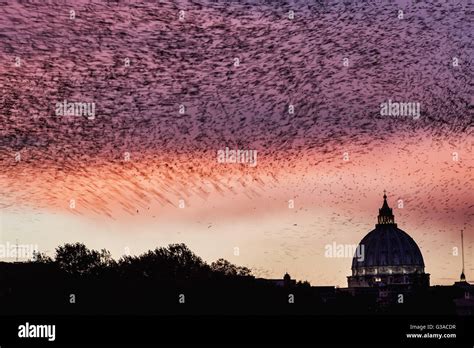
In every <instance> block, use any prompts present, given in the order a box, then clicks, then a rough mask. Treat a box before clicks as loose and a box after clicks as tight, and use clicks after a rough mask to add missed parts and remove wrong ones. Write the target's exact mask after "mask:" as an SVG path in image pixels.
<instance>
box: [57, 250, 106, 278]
mask: <svg viewBox="0 0 474 348" xmlns="http://www.w3.org/2000/svg"><path fill="white" fill-rule="evenodd" d="M55 262H56V263H57V265H58V266H59V268H61V269H62V270H64V271H66V272H67V273H70V274H73V275H79V276H81V275H86V274H88V275H93V274H95V275H97V274H98V273H99V272H100V271H101V269H103V268H105V267H107V266H110V264H111V263H112V259H111V257H110V252H108V251H107V250H105V249H102V250H101V252H98V251H96V250H89V249H88V248H87V247H86V246H85V245H84V244H82V243H75V244H68V243H67V244H64V245H63V246H59V247H57V248H56V261H55Z"/></svg>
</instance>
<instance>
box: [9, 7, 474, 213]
mask: <svg viewBox="0 0 474 348" xmlns="http://www.w3.org/2000/svg"><path fill="white" fill-rule="evenodd" d="M375 3H377V4H376V6H375V5H374V4H372V2H368V3H366V2H362V1H361V2H359V1H334V2H331V3H328V2H326V1H314V2H313V1H294V2H291V3H288V2H286V1H271V2H268V1H263V0H262V1H250V0H249V1H207V0H189V1H161V2H158V3H145V4H138V3H135V2H133V3H132V2H130V3H128V2H120V3H115V2H104V3H102V4H92V3H86V2H77V3H70V4H64V3H61V4H59V3H56V4H54V3H53V4H52V3H48V4H46V3H45V4H41V3H29V2H25V3H21V4H20V3H17V4H10V5H2V7H1V8H0V88H1V90H2V93H1V95H0V111H1V112H0V121H1V128H0V175H1V177H0V180H1V182H2V185H1V186H2V187H1V196H0V197H1V200H2V202H1V203H2V208H3V209H11V210H21V209H23V208H24V207H25V206H29V207H48V208H57V209H60V208H61V207H64V205H67V203H66V202H65V197H66V198H67V197H76V199H77V207H78V208H77V210H76V211H77V212H79V213H81V214H89V213H94V214H98V215H104V216H108V217H110V218H113V217H114V211H113V209H112V206H113V205H114V204H117V203H118V204H119V205H120V207H121V209H123V210H124V211H125V212H128V214H132V215H134V214H139V213H140V212H141V211H142V210H146V209H147V207H149V205H150V204H151V203H152V202H159V204H160V205H162V206H166V205H175V206H178V204H179V203H178V202H179V201H178V198H179V197H200V198H201V199H203V200H205V199H206V198H207V197H208V196H209V195H210V194H211V193H212V192H217V193H218V194H220V195H223V196H225V195H232V194H235V193H238V192H245V193H246V194H247V195H248V197H250V198H252V197H254V196H262V195H263V196H264V195H265V191H266V189H267V188H268V187H275V186H280V185H284V184H285V182H286V181H287V180H291V178H294V177H297V178H298V180H299V186H298V192H294V193H293V194H294V195H298V194H300V193H301V194H303V193H304V192H307V191H312V192H313V191H314V194H315V196H317V195H323V194H324V195H325V197H330V199H331V200H333V201H334V202H337V201H343V200H344V199H346V198H347V196H346V195H345V194H341V193H340V191H339V190H334V191H335V192H332V191H333V189H334V187H335V186H333V185H336V186H338V185H342V186H343V187H344V189H345V192H346V193H348V192H350V191H352V190H354V191H356V192H357V194H358V195H359V196H361V199H363V195H364V194H365V193H364V192H367V190H368V189H370V188H371V183H370V182H369V181H364V178H363V177H360V176H356V175H355V174H351V172H350V169H347V168H348V167H344V166H346V165H347V164H346V163H345V162H344V161H342V160H341V159H342V154H343V152H344V151H345V149H347V148H351V149H356V150H355V151H357V152H358V155H359V156H364V155H367V156H370V155H371V154H372V153H373V152H374V151H378V150H380V149H381V148H383V147H384V146H388V144H390V146H393V148H390V149H388V148H387V152H390V153H395V154H396V156H397V158H398V159H397V164H396V166H397V167H399V168H402V169H403V170H404V171H407V170H409V168H411V166H412V164H413V162H417V161H421V162H423V163H424V168H425V169H423V170H422V171H421V172H418V173H417V172H413V173H411V175H413V176H414V177H415V178H416V179H415V180H414V183H415V185H414V190H413V191H412V192H410V194H409V195H410V198H408V201H409V202H417V204H422V203H420V202H419V201H417V196H418V195H422V196H423V197H424V198H425V199H426V203H423V204H425V205H426V207H423V209H433V205H432V204H429V201H430V199H431V198H432V197H431V193H430V192H431V191H430V190H432V189H433V188H436V187H437V186H439V185H445V184H446V182H447V181H443V180H442V179H443V178H442V177H441V178H440V177H439V176H438V175H437V176H433V177H432V178H430V175H431V174H430V173H431V168H430V166H432V162H431V161H430V160H429V159H428V158H427V157H425V156H424V154H423V153H413V152H412V151H413V148H414V147H413V146H412V147H409V148H407V143H411V144H415V145H414V146H416V143H417V142H423V141H425V140H426V139H431V141H432V144H431V146H432V149H433V150H436V149H438V150H439V149H440V148H445V147H447V151H448V152H449V154H451V152H452V151H456V149H460V150H459V151H460V152H462V153H463V162H462V163H463V164H462V165H459V166H452V171H453V172H450V173H446V178H451V177H454V178H456V180H455V181H449V187H447V188H446V191H445V192H443V195H444V199H445V202H441V203H440V204H436V205H434V206H435V208H434V209H439V210H440V213H444V214H448V215H449V214H454V213H455V211H456V210H457V209H458V208H460V206H462V209H463V212H464V213H466V214H468V216H466V215H465V214H464V218H465V219H472V216H473V207H474V206H473V204H474V203H473V193H472V192H473V191H472V183H473V182H472V140H473V138H472V131H473V128H472V126H473V114H472V95H473V93H472V77H473V76H472V73H473V69H472V53H473V51H472V49H473V47H472V42H473V40H472V39H473V37H472V36H473V32H474V31H473V27H472V21H471V20H470V18H469V17H468V15H469V13H470V11H471V12H472V7H471V6H472V5H470V4H469V2H464V1H448V2H444V3H441V2H438V1H435V0H431V1H424V2H413V3H412V2H409V1H408V2H401V1H399V2H386V3H385V2H380V1H379V2H375ZM400 11H402V12H400ZM388 99H391V100H397V101H402V102H403V101H405V102H419V103H420V104H421V110H422V111H421V117H420V119H418V120H414V119H412V118H408V117H386V116H381V115H380V104H381V103H383V102H385V101H387V100H388ZM64 100H67V101H68V102H84V103H95V112H96V115H95V118H94V119H92V120H91V119H87V118H86V117H75V116H57V115H56V114H55V105H56V103H58V102H63V101H64ZM290 109H291V111H290ZM226 146H228V147H230V148H238V149H255V150H257V151H258V165H257V166H256V167H255V168H252V167H249V166H246V165H234V166H231V165H219V164H218V163H217V161H216V151H217V150H219V149H223V148H225V147H226ZM127 153H128V154H129V158H130V159H129V160H127V159H126V155H125V154H127ZM18 155H19V157H18ZM449 156H450V155H449ZM469 157H470V159H469ZM449 159H450V157H447V159H446V161H449ZM373 165H374V170H377V169H376V168H377V163H376V162H374V163H373ZM318 168H323V169H324V170H325V171H324V173H322V174H321V185H320V186H317V187H309V186H308V182H309V181H308V180H309V179H308V178H310V177H311V173H312V172H313V170H314V169H316V170H318ZM344 168H346V169H344ZM349 168H350V167H349ZM417 168H418V167H417ZM341 171H345V174H344V175H343V178H344V179H343V180H341V181H339V182H333V181H331V180H326V179H327V178H330V177H331V176H338V175H340V173H341ZM430 179H431V180H430ZM367 180H370V179H369V178H367ZM446 180H448V179H446ZM449 180H451V179H449ZM381 181H382V182H381V183H380V184H381V187H382V185H383V180H381ZM438 188H439V187H438ZM440 189H442V190H443V188H440ZM336 191H337V192H336ZM453 192H465V195H466V196H465V197H466V199H465V200H463V201H462V202H458V201H456V199H457V198H455V197H457V195H456V194H454V195H453ZM350 197H353V196H350ZM269 198H271V197H269ZM433 198H434V196H433ZM466 202H470V205H467V206H466ZM418 208H420V207H418ZM470 221H472V220H470Z"/></svg>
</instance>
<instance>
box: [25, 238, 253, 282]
mask: <svg viewBox="0 0 474 348" xmlns="http://www.w3.org/2000/svg"><path fill="white" fill-rule="evenodd" d="M33 260H34V261H32V262H34V263H40V264H50V265H55V266H57V268H58V269H60V270H62V271H64V272H65V273H67V274H68V275H70V276H73V277H84V278H93V277H98V278H101V277H112V276H116V277H121V278H126V279H139V278H147V279H154V280H156V281H163V282H168V281H193V280H194V281H195V280H212V279H223V278H228V279H231V278H236V279H239V278H240V279H242V278H254V277H253V275H252V274H251V271H250V269H248V268H247V267H241V266H236V265H234V264H232V263H230V262H229V261H227V260H225V259H219V260H217V261H215V262H212V263H211V264H210V265H209V264H207V263H206V262H204V261H203V260H202V259H201V258H200V257H199V256H197V255H196V254H195V253H194V252H192V251H191V250H190V249H189V248H188V247H187V246H186V245H185V244H170V245H169V246H168V247H159V248H156V249H154V250H150V251H147V252H145V253H143V254H141V255H139V256H123V257H121V258H120V259H119V260H118V261H116V260H114V259H113V258H112V256H111V254H110V252H109V251H108V250H106V249H102V250H100V251H97V250H93V249H88V248H87V247H86V246H85V245H84V244H82V243H75V244H65V245H63V246H59V247H57V248H56V254H55V257H54V258H50V257H48V256H46V255H45V254H43V253H40V252H36V253H35V254H34V255H33Z"/></svg>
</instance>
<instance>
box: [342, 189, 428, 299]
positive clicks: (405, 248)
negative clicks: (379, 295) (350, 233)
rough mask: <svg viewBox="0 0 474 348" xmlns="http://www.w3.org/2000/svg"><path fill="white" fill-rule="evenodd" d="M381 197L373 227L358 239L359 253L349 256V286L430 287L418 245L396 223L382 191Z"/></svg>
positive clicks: (381, 287) (383, 287)
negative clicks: (350, 263) (350, 273)
mask: <svg viewBox="0 0 474 348" xmlns="http://www.w3.org/2000/svg"><path fill="white" fill-rule="evenodd" d="M383 199H384V201H383V205H382V208H380V209H379V215H378V221H377V222H378V223H377V224H376V225H375V229H374V230H372V231H371V232H369V233H368V234H367V235H366V236H365V237H364V238H363V239H362V240H361V242H360V243H359V250H360V251H362V257H360V255H355V256H354V258H353V260H352V275H351V276H349V277H347V278H348V279H347V280H348V287H349V288H350V289H357V288H378V289H384V290H390V289H396V290H397V291H400V290H404V291H410V290H412V289H413V288H420V287H425V288H426V287H429V282H430V280H429V277H430V276H429V274H427V273H425V264H424V262H423V256H422V254H421V251H420V249H419V248H418V245H417V244H416V242H415V241H414V240H413V238H411V237H410V236H409V235H408V234H407V233H406V232H404V231H403V230H401V229H399V228H398V227H397V224H396V223H395V218H394V215H393V212H392V209H391V208H390V207H389V206H388V203H387V195H386V194H385V193H384V196H383ZM354 291H356V290H354Z"/></svg>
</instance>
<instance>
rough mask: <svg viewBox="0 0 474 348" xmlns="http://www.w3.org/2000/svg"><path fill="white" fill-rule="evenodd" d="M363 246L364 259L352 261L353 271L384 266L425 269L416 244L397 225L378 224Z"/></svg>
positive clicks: (355, 258) (361, 244)
mask: <svg viewBox="0 0 474 348" xmlns="http://www.w3.org/2000/svg"><path fill="white" fill-rule="evenodd" d="M359 245H360V246H361V247H362V246H363V253H364V254H363V255H364V257H363V259H362V258H359V257H357V255H356V256H355V257H354V258H353V260H352V269H358V268H359V269H360V268H370V267H383V266H400V267H402V266H419V267H421V268H424V267H425V264H424V262H423V256H422V255H421V252H420V249H419V248H418V245H417V244H416V242H415V241H414V240H413V238H411V237H410V236H409V235H408V234H407V233H406V232H404V231H402V230H401V229H399V228H397V226H396V225H395V224H390V225H389V224H378V225H377V227H376V228H375V229H374V230H373V231H371V232H369V233H368V234H367V235H366V236H365V237H364V238H363V239H362V240H361V242H360V243H359Z"/></svg>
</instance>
